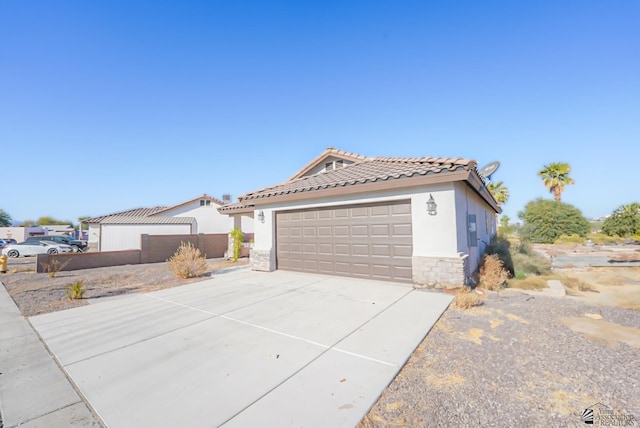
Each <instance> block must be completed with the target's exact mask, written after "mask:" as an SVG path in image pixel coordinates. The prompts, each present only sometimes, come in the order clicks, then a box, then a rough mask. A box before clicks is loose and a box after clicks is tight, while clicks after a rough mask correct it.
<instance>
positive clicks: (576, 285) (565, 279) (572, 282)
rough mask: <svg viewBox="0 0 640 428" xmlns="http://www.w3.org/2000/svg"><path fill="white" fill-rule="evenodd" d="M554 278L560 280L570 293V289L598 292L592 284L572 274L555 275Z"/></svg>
mask: <svg viewBox="0 0 640 428" xmlns="http://www.w3.org/2000/svg"><path fill="white" fill-rule="evenodd" d="M555 279H557V280H558V281H560V282H562V285H563V286H564V288H565V290H567V292H569V294H571V291H592V292H596V293H597V292H598V290H596V289H595V288H594V287H593V285H591V284H589V283H588V282H583V281H581V280H580V279H579V278H576V277H573V276H564V275H556V277H555Z"/></svg>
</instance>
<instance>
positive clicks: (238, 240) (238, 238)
mask: <svg viewBox="0 0 640 428" xmlns="http://www.w3.org/2000/svg"><path fill="white" fill-rule="evenodd" d="M231 238H232V239H233V261H234V262H237V261H238V257H240V249H241V248H242V242H243V241H244V233H242V230H240V229H238V228H237V227H236V228H235V229H233V232H231Z"/></svg>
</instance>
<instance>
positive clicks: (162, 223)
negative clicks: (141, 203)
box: [83, 194, 253, 251]
mask: <svg viewBox="0 0 640 428" xmlns="http://www.w3.org/2000/svg"><path fill="white" fill-rule="evenodd" d="M223 205H224V202H222V201H221V200H219V199H217V198H215V197H213V196H209V195H207V194H204V195H200V196H198V197H196V198H193V199H189V200H188V201H184V202H181V203H179V204H177V205H173V206H158V207H152V208H136V209H132V210H127V211H122V212H117V213H113V214H108V215H103V216H99V217H93V218H90V219H88V220H85V221H83V223H84V224H86V225H88V229H89V231H88V242H89V248H90V249H93V250H97V251H119V250H133V249H140V245H141V236H142V235H143V234H148V235H191V234H199V233H204V234H220V233H224V234H226V233H228V232H229V230H230V228H231V226H232V225H233V221H234V219H229V217H228V216H227V215H225V214H221V213H220V212H218V208H220V207H221V206H223ZM237 222H238V224H239V225H240V226H239V227H241V228H242V229H243V231H244V232H245V233H251V232H253V219H252V218H251V217H250V215H245V216H242V217H240V218H239V219H238V220H237Z"/></svg>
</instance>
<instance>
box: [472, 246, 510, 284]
mask: <svg viewBox="0 0 640 428" xmlns="http://www.w3.org/2000/svg"><path fill="white" fill-rule="evenodd" d="M510 276H511V275H509V272H508V271H507V270H506V269H505V268H504V265H503V264H502V260H500V258H499V257H498V255H497V254H489V255H486V256H484V257H483V259H482V266H480V274H479V275H478V280H479V283H480V286H481V287H483V288H486V289H487V290H499V289H501V288H503V287H504V286H505V284H506V282H507V280H508V279H509V277H510Z"/></svg>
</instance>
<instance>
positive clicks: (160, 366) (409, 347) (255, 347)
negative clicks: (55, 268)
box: [30, 269, 451, 427]
mask: <svg viewBox="0 0 640 428" xmlns="http://www.w3.org/2000/svg"><path fill="white" fill-rule="evenodd" d="M450 301H451V296H449V295H447V294H441V293H431V292H426V291H421V290H414V289H413V288H411V286H409V285H404V284H397V283H386V282H379V281H369V280H359V279H350V278H339V277H332V276H321V275H310V274H301V273H293V272H284V271H277V272H272V273H259V272H251V271H249V270H247V269H242V270H236V271H231V272H227V273H224V274H220V275H216V276H215V278H212V279H209V280H205V281H203V282H199V283H194V284H190V285H185V286H181V287H177V288H172V289H166V290H162V291H158V292H153V293H148V294H136V295H127V296H123V297H119V298H116V299H113V300H108V301H103V302H100V303H97V304H91V305H88V306H84V307H80V308H75V309H70V310H66V311H61V312H55V313H50V314H45V315H39V316H36V317H32V318H30V320H31V323H32V325H33V326H34V327H35V328H36V330H37V331H38V332H39V333H40V335H41V336H42V338H43V339H44V340H45V342H46V343H47V345H48V346H49V348H50V350H51V351H52V352H53V353H54V355H55V357H56V358H57V359H58V361H59V362H60V364H61V365H62V366H63V367H64V369H65V370H66V372H67V374H68V375H69V376H70V377H71V378H72V379H73V381H74V382H75V384H76V385H77V387H78V389H79V390H80V392H81V393H82V394H83V395H84V397H85V398H86V399H87V401H88V402H89V403H90V404H91V406H92V407H93V409H94V410H95V412H96V413H97V414H98V415H99V416H100V417H101V418H102V420H103V421H104V422H105V423H106V425H107V426H109V427H176V426H189V427H214V426H221V425H223V426H225V427H236V426H237V427H246V426H260V427H283V426H304V427H313V426H318V427H327V426H332V427H338V426H354V425H356V424H357V423H358V422H359V421H360V420H361V418H362V417H363V416H364V415H365V414H366V412H367V411H368V410H369V408H370V407H371V406H372V405H373V404H374V403H375V401H376V400H377V398H378V397H379V396H380V394H381V393H382V391H383V390H384V388H385V387H386V386H387V385H388V384H389V383H390V382H391V381H392V380H393V378H394V377H395V375H396V374H397V373H398V371H399V370H400V368H401V367H402V366H403V365H404V363H405V362H406V360H407V359H408V358H409V356H410V355H411V353H412V351H413V350H414V349H415V348H416V346H417V345H418V344H419V343H420V342H421V341H422V339H423V338H424V337H425V336H426V334H427V333H428V332H429V330H430V329H431V327H432V326H433V324H434V323H435V322H436V321H437V319H438V318H439V317H440V315H441V314H442V312H443V311H444V310H445V309H446V308H447V306H448V304H449V303H450Z"/></svg>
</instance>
